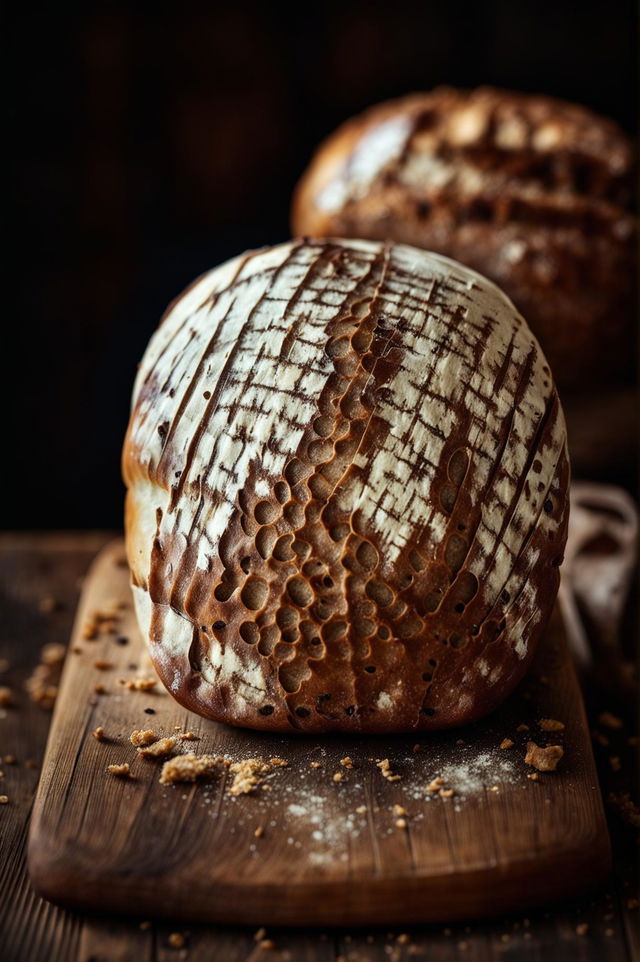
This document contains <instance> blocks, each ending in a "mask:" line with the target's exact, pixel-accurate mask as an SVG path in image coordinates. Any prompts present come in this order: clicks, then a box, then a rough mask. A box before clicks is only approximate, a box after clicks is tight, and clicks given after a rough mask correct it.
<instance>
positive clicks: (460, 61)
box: [0, 0, 637, 528]
mask: <svg viewBox="0 0 640 962" xmlns="http://www.w3.org/2000/svg"><path fill="white" fill-rule="evenodd" d="M287 6H291V8H292V9H290V10H287V8H286V7H285V6H284V5H283V6H278V5H277V4H266V3H261V4H255V5H252V4H247V3H242V2H235V3H234V2H230V3H228V4H227V5H225V6H224V7H220V6H218V5H216V4H214V3H201V4H196V3H188V2H185V3H174V4H163V3H156V4H153V5H151V4H149V5H148V6H147V5H143V4H140V5H136V4H127V5H117V4H110V5H106V4H105V5H102V4H92V3H90V2H88V3H86V4H85V5H84V6H82V7H78V8H77V9H75V8H73V9H72V8H71V7H66V8H65V5H64V4H49V5H48V11H47V10H45V11H40V12H37V11H35V10H34V9H33V8H32V7H30V6H29V5H24V6H23V12H18V13H14V14H13V16H12V24H11V28H10V30H9V31H8V32H7V34H6V35H7V36H8V40H9V44H8V46H9V56H10V58H11V72H10V75H9V84H8V88H7V90H8V94H9V97H8V99H9V121H10V124H9V126H10V132H9V138H8V139H7V140H5V152H6V156H7V157H9V158H10V159H11V160H12V161H13V166H14V170H13V172H12V174H11V175H10V178H9V180H8V181H7V188H8V201H9V204H12V205H13V208H14V213H15V221H14V222H13V223H12V224H11V225H10V227H9V229H8V230H7V232H6V234H5V237H6V239H7V241H8V247H9V258H8V260H7V264H8V265H9V277H8V280H7V282H6V290H7V291H8V292H9V293H10V297H9V300H8V303H6V307H5V318H4V323H3V338H2V340H3V347H4V350H3V355H4V358H3V359H4V365H3V368H4V377H3V388H4V390H5V392H6V397H5V399H4V402H3V403H4V406H5V412H8V417H7V414H6V413H5V422H4V423H5V430H7V429H8V436H7V437H6V440H5V446H4V453H5V458H4V465H3V470H2V474H1V475H0V476H1V477H2V478H3V485H4V487H5V492H4V496H3V498H2V499H0V503H1V505H2V516H1V517H0V526H1V527H3V528H23V527H64V528H69V527H99V526H110V527H119V526H120V524H121V510H122V496H123V489H122V484H121V481H120V477H119V453H120V446H121V441H122V437H123V434H124V431H125V427H126V421H127V414H128V403H129V395H130V391H131V386H132V382H133V377H134V373H135V366H136V363H137V361H138V360H139V358H140V356H141V354H142V352H143V350H144V347H145V345H146V343H147V340H148V338H149V336H150V334H151V332H152V330H153V328H154V327H155V325H156V323H157V321H158V319H159V317H160V314H161V312H162V311H163V309H164V307H165V306H166V304H167V302H168V301H169V300H170V299H172V298H173V297H174V296H175V295H176V294H177V293H178V292H179V291H180V290H181V288H183V287H184V286H185V285H186V284H187V283H188V282H189V281H190V280H191V279H192V278H193V277H194V276H195V275H197V274H199V273H201V272H202V271H204V270H206V269H208V268H210V267H212V266H214V265H215V264H217V263H218V262H220V261H222V260H224V259H226V258H228V257H230V256H232V255H235V254H236V253H238V252H240V251H241V250H243V249H245V248H247V247H252V246H259V245H263V244H270V243H274V242H277V241H280V240H283V239H285V238H286V237H287V236H288V233H289V230H288V205H289V199H290V195H291V191H292V188H293V186H294V184H295V182H296V179H297V178H298V176H299V174H300V173H301V172H302V170H303V168H304V166H305V164H306V163H307V161H308V159H309V156H310V154H311V151H312V149H313V147H314V145H315V144H317V142H318V141H319V140H320V139H321V138H322V137H323V136H324V135H326V134H327V133H329V132H330V131H331V130H332V129H333V128H334V127H335V126H336V125H337V124H338V123H339V122H340V121H342V120H343V119H345V118H347V117H348V116H349V115H351V114H353V113H354V112H357V111H359V110H361V109H362V108H363V107H365V106H367V105H369V104H370V103H373V102H375V101H377V100H380V99H383V98H386V97H390V96H395V95H399V94H403V93H406V92H408V91H410V90H418V89H428V88H430V87H432V86H434V85H436V84H440V83H451V84H456V85H460V86H475V85H477V84H480V83H493V84H499V85H503V86H508V87H513V88H515V89H520V90H525V91H535V92H544V93H550V94H554V95H558V96H562V97H566V98H569V99H572V100H576V101H578V102H582V103H585V104H587V105H589V106H591V107H593V108H595V109H596V110H598V111H601V112H603V113H606V114H609V115H610V116H613V117H614V118H615V119H616V120H618V121H619V122H620V123H621V124H622V125H623V126H624V127H625V128H627V130H629V132H631V133H633V132H634V124H635V118H636V115H637V75H636V64H635V57H636V46H637V32H636V13H635V3H633V2H626V0H624V2H623V0H609V2H606V3H604V2H598V3H584V2H583V3H578V2H576V0H555V2H548V0H545V2H537V3H529V2H519V0H494V2H468V3H458V2H451V0H439V2H425V3H422V4H411V5H410V4H406V3H402V2H394V0H390V2H388V3H385V4H380V5H378V4H375V3H358V2H356V3H331V2H328V3H322V4H320V5H318V4H315V3H312V2H308V0H302V2H300V3H298V4H297V5H296V6H295V12H294V8H293V5H287ZM5 124H6V121H5ZM5 133H7V131H6V130H5Z"/></svg>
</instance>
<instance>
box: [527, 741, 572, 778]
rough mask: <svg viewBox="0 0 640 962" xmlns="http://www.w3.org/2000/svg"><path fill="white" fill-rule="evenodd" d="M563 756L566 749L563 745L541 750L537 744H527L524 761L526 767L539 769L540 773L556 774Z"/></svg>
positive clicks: (549, 746)
mask: <svg viewBox="0 0 640 962" xmlns="http://www.w3.org/2000/svg"><path fill="white" fill-rule="evenodd" d="M563 755H564V749H563V748H562V746H561V745H547V747H546V748H541V747H540V746H539V745H536V743H535V742H527V754H526V755H525V756H524V761H525V764H526V765H531V767H532V768H537V769H538V771H539V772H554V771H555V770H556V768H557V767H558V762H559V761H560V759H561V758H562V756H563Z"/></svg>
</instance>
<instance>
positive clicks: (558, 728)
mask: <svg viewBox="0 0 640 962" xmlns="http://www.w3.org/2000/svg"><path fill="white" fill-rule="evenodd" d="M538 728H541V729H542V731H543V732H563V731H564V722H561V721H558V720H557V719H556V718H541V719H540V721H539V722H538Z"/></svg>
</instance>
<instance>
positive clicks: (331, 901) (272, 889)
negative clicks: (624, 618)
mask: <svg viewBox="0 0 640 962" xmlns="http://www.w3.org/2000/svg"><path fill="white" fill-rule="evenodd" d="M114 603H117V604H120V605H122V608H121V616H120V617H119V618H118V623H117V625H115V626H112V632H111V633H109V632H104V631H103V632H100V633H99V634H98V637H97V638H95V639H93V640H88V639H84V638H83V629H84V628H85V626H86V625H87V622H88V621H89V620H90V619H91V617H92V615H93V613H94V612H96V611H104V610H105V609H106V608H109V607H113V606H114ZM114 629H115V632H114ZM108 665H111V666H113V667H106V666H108ZM99 666H102V667H99ZM140 672H142V673H143V674H144V675H147V676H149V675H150V674H151V669H150V668H149V663H148V660H147V655H146V652H145V650H144V645H143V643H142V640H141V638H140V636H139V633H138V631H137V628H136V626H135V621H134V616H133V610H132V604H131V598H130V594H129V588H128V571H127V568H126V564H125V561H124V555H123V549H122V544H121V542H119V541H118V542H114V543H113V544H111V545H109V546H108V547H107V548H105V549H104V550H103V552H102V553H101V554H100V555H99V557H98V558H97V560H96V561H95V563H94V565H93V567H92V569H91V571H90V573H89V575H88V576H87V579H86V582H85V585H84V590H83V596H82V599H81V603H80V607H79V611H78V616H77V620H76V625H75V629H74V633H73V638H72V642H71V651H70V653H69V655H68V657H67V661H66V665H65V669H64V674H63V679H62V683H61V688H60V693H59V696H58V700H57V704H56V707H55V713H54V717H53V722H52V726H51V731H50V736H49V742H48V747H47V753H46V757H45V761H44V765H43V770H42V777H41V780H40V786H39V790H38V794H37V798H36V802H35V807H34V813H33V818H32V822H31V834H30V841H29V866H30V873H31V877H32V880H33V883H34V885H35V887H36V889H37V890H38V892H39V893H41V894H42V895H44V896H45V897H47V898H49V899H51V900H53V901H56V902H61V903H63V904H65V905H68V906H71V907H74V908H79V909H86V910H99V911H108V912H119V913H122V912H124V913H129V914H133V915H136V916H138V917H140V918H147V917H151V916H160V917H173V918H182V919H188V920H194V921H196V920H201V921H212V922H226V923H248V924H251V925H262V924H269V925H277V924H286V925H296V924H300V925H315V924H318V925H345V924H352V925H353V924H369V925H371V924H376V923H378V924H384V925H392V924H399V923H409V922H429V921H444V920H454V919H461V918H470V917H473V916H480V915H489V914H498V913H504V912H508V911H522V910H525V911H526V910H529V909H531V908H532V907H533V906H534V905H536V904H540V903H541V902H543V901H545V900H551V899H554V898H557V897H559V896H563V895H569V894H574V893H577V892H578V891H581V890H584V889H586V888H587V887H589V886H591V885H593V884H594V883H596V882H597V881H599V880H600V879H601V878H602V877H603V876H604V875H605V874H606V873H607V871H608V868H609V862H610V851H609V840H608V835H607V829H606V824H605V818H604V813H603V808H602V800H601V797H600V792H599V788H598V782H597V777H596V772H595V767H594V762H593V757H592V753H591V746H590V739H589V732H588V729H587V723H586V718H585V714H584V709H583V705H582V699H581V695H580V691H579V688H578V683H577V680H576V676H575V673H574V669H573V666H572V663H571V660H570V657H569V655H568V652H567V649H566V645H565V641H564V636H563V632H562V630H561V627H560V626H559V623H558V622H557V621H555V622H554V623H553V624H552V626H551V628H550V629H549V631H548V633H547V637H546V639H545V641H544V643H543V645H542V646H541V649H540V651H539V655H538V656H537V660H536V663H535V665H534V668H533V670H532V672H531V674H530V676H529V678H528V679H527V680H526V681H525V683H524V684H523V685H521V686H520V688H519V689H518V691H517V692H516V693H515V695H513V696H512V697H511V698H510V699H509V701H508V702H507V703H506V704H505V705H504V706H503V707H502V708H501V709H500V710H499V711H498V712H496V713H495V714H494V715H492V716H491V717H490V718H489V719H487V720H486V721H485V722H483V723H480V724H476V725H474V726H471V727H468V728H465V729H458V730H455V731H452V732H445V733H435V734H432V735H423V736H422V737H418V738H416V737H415V736H412V735H408V736H406V737H399V736H394V737H388V738H386V737H372V736H368V737H337V736H333V737H328V738H325V739H322V738H316V737H305V736H282V735H278V736H269V735H265V734H260V733H256V732H251V731H246V730H240V729H233V728H228V727H226V726H224V725H219V724H216V723H214V722H210V721H206V720H204V719H201V718H199V717H198V716H195V715H192V714H190V713H189V712H187V711H185V709H183V708H181V707H180V706H179V705H178V704H177V703H176V702H175V701H173V699H172V698H171V697H170V696H169V695H168V694H167V693H166V692H165V691H164V690H161V689H160V686H158V687H157V688H156V689H155V690H153V691H136V690H130V689H128V688H126V687H125V686H124V685H122V684H120V683H119V682H118V679H125V680H129V679H133V678H135V677H136V676H137V675H139V673H140ZM96 685H98V686H102V687H103V688H104V689H105V693H102V694H97V693H96V692H95V691H94V686H96ZM541 718H553V719H558V720H561V721H563V722H564V723H565V725H566V728H565V730H564V732H560V733H559V734H558V733H545V732H544V731H542V730H541V729H540V727H539V726H538V721H539V720H540V719H541ZM522 725H528V726H529V729H528V730H525V729H522V728H520V726H522ZM98 726H102V727H103V728H104V731H105V735H106V739H107V740H105V741H98V740H97V739H96V738H94V737H93V736H92V732H93V730H94V729H96V728H97V727H98ZM176 726H179V727H180V730H181V731H186V730H189V731H191V732H193V733H195V734H196V735H198V736H199V740H198V741H185V742H182V743H181V750H183V751H195V752H196V753H198V754H200V753H203V752H210V753H213V754H214V755H223V756H225V757H227V758H230V759H232V760H233V761H236V760H241V759H246V758H255V757H262V758H263V759H265V760H266V759H270V758H272V757H279V758H282V759H284V760H286V761H287V762H288V765H287V767H281V768H274V769H273V771H272V773H271V774H270V775H269V777H268V778H267V779H266V780H265V782H263V785H265V786H267V789H266V790H265V789H264V788H263V787H262V786H259V787H258V788H256V790H255V791H253V792H252V793H251V794H246V795H239V796H232V795H231V794H230V792H229V787H230V782H231V779H232V777H233V776H232V775H230V773H229V771H228V769H224V768H222V769H221V772H220V774H217V775H214V776H212V777H211V778H210V779H209V780H207V781H204V782H199V783H197V784H195V785H194V784H179V785H172V786H165V785H162V784H160V782H159V775H160V771H161V764H162V763H161V762H157V761H149V760H144V759H142V758H140V757H137V755H136V749H135V748H134V747H133V746H132V745H131V744H130V742H129V735H130V733H131V732H132V731H133V730H134V729H147V728H153V730H154V731H155V732H157V733H158V734H162V735H170V734H172V733H173V730H174V728H175V727H176ZM519 728H520V730H519ZM507 738H509V739H511V740H513V742H514V744H513V746H512V747H509V748H500V747H499V746H500V744H501V743H502V742H503V740H504V739H507ZM418 740H419V741H420V747H419V748H415V745H416V742H417V741H418ZM528 740H534V741H536V742H537V743H538V744H539V745H547V744H557V743H559V742H561V743H563V744H564V746H565V755H564V758H563V759H562V761H561V764H560V767H559V768H558V770H557V771H556V772H554V773H548V774H540V775H539V777H538V779H537V780H531V779H530V778H529V777H528V775H529V774H531V773H532V772H533V769H531V768H528V767H527V766H526V765H525V763H524V755H525V750H526V742H527V741H528ZM347 757H348V758H350V759H351V760H352V767H345V766H344V765H342V764H341V760H342V759H345V758H347ZM383 759H388V760H389V769H390V771H391V772H392V773H393V774H394V775H399V776H400V777H399V778H397V779H395V780H389V779H386V778H385V777H384V776H383V774H382V772H381V770H380V768H379V767H378V765H377V762H378V761H381V760H383ZM122 762H129V763H130V765H131V776H132V777H129V778H118V777H115V776H113V775H111V774H108V773H107V771H106V767H107V765H109V764H119V763H122ZM336 773H338V774H339V775H341V776H342V778H341V779H339V780H334V775H335V774H336ZM437 777H441V778H443V779H444V782H445V787H446V788H451V789H453V790H454V793H455V794H454V795H452V796H451V797H440V796H439V795H436V794H435V793H432V794H429V793H428V792H427V790H426V789H427V786H428V785H429V784H430V783H431V782H432V781H433V779H434V778H437ZM394 806H401V808H402V809H403V810H404V811H405V812H406V814H403V813H402V812H401V811H400V809H394ZM403 823H404V827H403Z"/></svg>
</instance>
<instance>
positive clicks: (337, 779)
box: [333, 772, 344, 782]
mask: <svg viewBox="0 0 640 962" xmlns="http://www.w3.org/2000/svg"><path fill="white" fill-rule="evenodd" d="M343 778H344V775H343V774H342V772H336V773H335V775H334V776H333V780H334V782H341V781H342V780H343Z"/></svg>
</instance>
